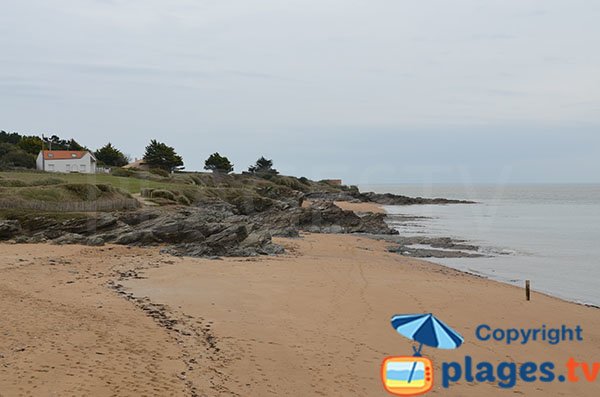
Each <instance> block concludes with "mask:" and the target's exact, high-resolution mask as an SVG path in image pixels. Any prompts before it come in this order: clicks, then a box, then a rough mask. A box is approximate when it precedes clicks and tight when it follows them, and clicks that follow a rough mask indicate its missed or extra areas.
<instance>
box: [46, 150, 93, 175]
mask: <svg viewBox="0 0 600 397" xmlns="http://www.w3.org/2000/svg"><path fill="white" fill-rule="evenodd" d="M36 163H37V168H38V170H41V169H42V157H41V155H38V158H37V161H36ZM43 168H44V171H47V172H80V173H82V174H95V173H96V161H94V159H93V158H92V156H91V155H90V154H89V153H87V154H86V155H85V156H83V157H82V158H80V159H66V160H45V161H44V164H43Z"/></svg>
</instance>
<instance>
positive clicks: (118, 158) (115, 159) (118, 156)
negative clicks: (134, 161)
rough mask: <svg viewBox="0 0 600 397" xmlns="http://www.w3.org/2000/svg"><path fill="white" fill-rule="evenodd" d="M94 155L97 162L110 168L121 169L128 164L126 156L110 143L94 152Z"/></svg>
mask: <svg viewBox="0 0 600 397" xmlns="http://www.w3.org/2000/svg"><path fill="white" fill-rule="evenodd" d="M94 155H95V156H96V159H97V160H98V161H99V162H101V163H102V164H104V165H108V166H110V167H122V166H124V165H126V164H127V163H129V160H128V159H127V156H125V155H124V154H123V152H121V151H120V150H119V149H117V148H116V147H114V146H113V145H112V144H111V143H110V142H108V143H107V144H106V145H104V146H103V147H101V148H100V149H98V150H96V152H95V153H94Z"/></svg>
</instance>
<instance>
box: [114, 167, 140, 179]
mask: <svg viewBox="0 0 600 397" xmlns="http://www.w3.org/2000/svg"><path fill="white" fill-rule="evenodd" d="M111 175H113V176H122V177H126V178H129V177H130V176H134V175H135V172H134V171H132V170H129V169H127V168H114V169H113V170H112V172H111Z"/></svg>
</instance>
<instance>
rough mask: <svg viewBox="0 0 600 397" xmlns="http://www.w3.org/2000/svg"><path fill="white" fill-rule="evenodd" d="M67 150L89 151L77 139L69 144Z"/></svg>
mask: <svg viewBox="0 0 600 397" xmlns="http://www.w3.org/2000/svg"><path fill="white" fill-rule="evenodd" d="M67 150H77V151H80V150H87V149H86V148H85V147H83V146H81V145H80V144H79V143H77V141H76V140H75V139H71V140H70V141H69V143H68V144H67Z"/></svg>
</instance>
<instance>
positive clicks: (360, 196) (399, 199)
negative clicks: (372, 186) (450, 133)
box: [305, 191, 474, 205]
mask: <svg viewBox="0 0 600 397" xmlns="http://www.w3.org/2000/svg"><path fill="white" fill-rule="evenodd" d="M305 197H306V198H308V199H311V200H326V201H349V202H370V203H377V204H383V205H415V204H474V202H473V201H465V200H450V199H445V198H423V197H408V196H402V195H398V194H391V193H383V194H382V193H373V192H367V193H360V192H358V191H342V192H312V193H307V194H306V195H305Z"/></svg>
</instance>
